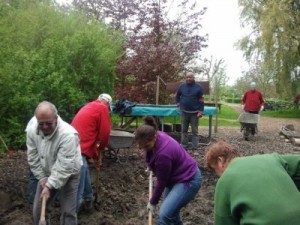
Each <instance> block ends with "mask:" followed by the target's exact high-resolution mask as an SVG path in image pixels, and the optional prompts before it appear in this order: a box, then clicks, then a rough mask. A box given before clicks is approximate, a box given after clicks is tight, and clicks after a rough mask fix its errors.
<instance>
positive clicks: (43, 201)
mask: <svg viewBox="0 0 300 225" xmlns="http://www.w3.org/2000/svg"><path fill="white" fill-rule="evenodd" d="M46 201H47V199H46V196H44V197H43V200H42V207H41V217H40V221H39V225H46V218H45V211H46Z"/></svg>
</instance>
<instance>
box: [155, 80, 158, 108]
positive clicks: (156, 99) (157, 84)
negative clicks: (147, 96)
mask: <svg viewBox="0 0 300 225" xmlns="http://www.w3.org/2000/svg"><path fill="white" fill-rule="evenodd" d="M158 99H159V76H157V79H156V101H155V103H156V105H158Z"/></svg>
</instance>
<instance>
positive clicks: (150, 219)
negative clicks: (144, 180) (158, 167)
mask: <svg viewBox="0 0 300 225" xmlns="http://www.w3.org/2000/svg"><path fill="white" fill-rule="evenodd" d="M152 186H153V181H152V171H150V174H149V201H150V199H151V197H152V189H153V188H152ZM148 225H152V212H151V210H149V212H148Z"/></svg>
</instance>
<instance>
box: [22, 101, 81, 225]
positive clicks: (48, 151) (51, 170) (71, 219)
mask: <svg viewBox="0 0 300 225" xmlns="http://www.w3.org/2000/svg"><path fill="white" fill-rule="evenodd" d="M35 117H36V123H35V124H33V125H32V126H30V127H28V129H27V130H26V132H27V133H26V134H27V140H26V144H27V157H28V163H29V166H30V170H31V171H32V173H33V174H34V176H35V177H36V178H37V180H38V181H39V183H38V185H37V188H36V194H35V197H34V203H33V220H34V224H35V225H38V224H39V218H40V211H41V210H40V208H41V199H42V198H43V197H46V199H47V212H48V213H47V216H48V218H47V224H50V213H49V211H50V209H51V205H52V204H53V201H54V199H55V196H56V194H57V192H58V190H59V191H60V205H61V210H60V212H61V217H60V225H77V213H76V206H77V204H76V198H77V190H78V185H79V179H80V168H81V165H82V158H81V153H80V145H79V136H78V133H77V131H76V130H75V129H74V128H73V127H72V126H71V125H69V124H68V123H66V122H64V121H63V120H62V119H61V118H60V117H59V116H58V114H57V109H56V107H55V106H54V105H53V104H52V103H50V102H47V101H43V102H41V103H40V104H39V105H38V106H37V108H36V110H35Z"/></svg>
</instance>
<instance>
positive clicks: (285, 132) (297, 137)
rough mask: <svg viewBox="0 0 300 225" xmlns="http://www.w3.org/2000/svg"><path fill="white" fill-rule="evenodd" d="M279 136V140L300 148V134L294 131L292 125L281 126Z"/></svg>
mask: <svg viewBox="0 0 300 225" xmlns="http://www.w3.org/2000/svg"><path fill="white" fill-rule="evenodd" d="M279 134H280V137H281V138H283V139H285V142H287V143H292V144H293V145H295V146H300V133H299V132H297V131H295V128H294V125H293V124H288V125H283V126H282V127H281V129H280V132H279Z"/></svg>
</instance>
